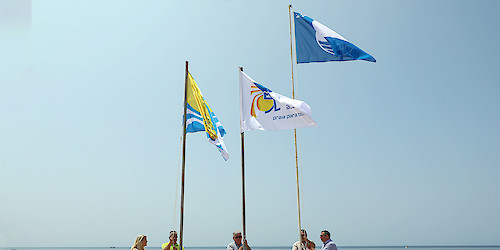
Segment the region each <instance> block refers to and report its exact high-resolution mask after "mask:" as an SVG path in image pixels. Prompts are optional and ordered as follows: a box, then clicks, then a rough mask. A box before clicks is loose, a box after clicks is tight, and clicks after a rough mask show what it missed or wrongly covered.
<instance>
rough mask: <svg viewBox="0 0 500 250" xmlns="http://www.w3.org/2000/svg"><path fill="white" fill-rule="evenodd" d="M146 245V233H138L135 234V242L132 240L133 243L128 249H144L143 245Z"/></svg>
mask: <svg viewBox="0 0 500 250" xmlns="http://www.w3.org/2000/svg"><path fill="white" fill-rule="evenodd" d="M147 245H148V239H147V237H146V235H142V234H141V235H139V236H137V238H136V239H135V242H134V245H132V247H131V248H130V250H144V249H145V248H144V247H145V246H147Z"/></svg>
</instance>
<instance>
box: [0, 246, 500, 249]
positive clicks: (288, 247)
mask: <svg viewBox="0 0 500 250" xmlns="http://www.w3.org/2000/svg"><path fill="white" fill-rule="evenodd" d="M129 249H130V247H0V250H129ZM217 249H219V250H225V249H226V247H225V246H221V247H185V250H217ZM319 249H321V248H320V247H317V248H316V250H319ZM337 249H339V250H398V249H401V250H454V249H457V250H500V246H407V247H405V246H337ZM146 250H161V248H160V247H154V246H151V247H146ZM252 250H291V247H290V246H285V247H256V246H254V247H252Z"/></svg>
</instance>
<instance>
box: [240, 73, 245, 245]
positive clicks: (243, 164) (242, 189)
mask: <svg viewBox="0 0 500 250" xmlns="http://www.w3.org/2000/svg"><path fill="white" fill-rule="evenodd" d="M240 71H242V72H243V67H240ZM240 89H241V83H240ZM240 93H241V90H240ZM240 100H241V96H240ZM240 112H241V111H240ZM240 126H241V115H240ZM241 192H242V195H241V200H242V203H243V210H242V211H243V243H242V244H243V250H246V249H247V246H246V242H247V229H246V217H245V214H246V211H245V132H244V131H241Z"/></svg>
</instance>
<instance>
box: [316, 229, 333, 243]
mask: <svg viewBox="0 0 500 250" xmlns="http://www.w3.org/2000/svg"><path fill="white" fill-rule="evenodd" d="M319 238H320V239H321V241H323V243H325V242H326V241H327V240H329V239H330V232H328V231H326V230H323V231H321V234H320V235H319Z"/></svg>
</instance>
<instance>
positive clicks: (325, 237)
mask: <svg viewBox="0 0 500 250" xmlns="http://www.w3.org/2000/svg"><path fill="white" fill-rule="evenodd" d="M319 238H320V239H321V241H323V246H322V247H321V250H337V245H335V243H333V241H332V239H330V232H328V231H326V230H323V231H321V234H320V235H319Z"/></svg>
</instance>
